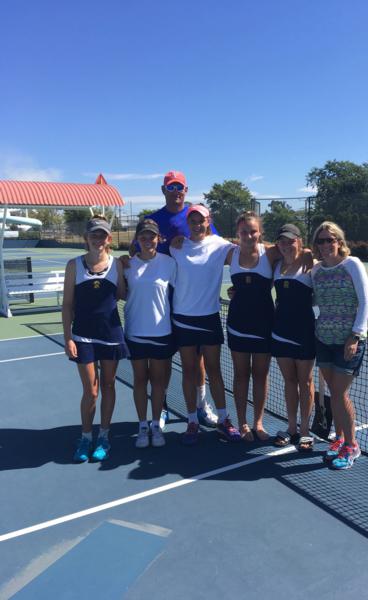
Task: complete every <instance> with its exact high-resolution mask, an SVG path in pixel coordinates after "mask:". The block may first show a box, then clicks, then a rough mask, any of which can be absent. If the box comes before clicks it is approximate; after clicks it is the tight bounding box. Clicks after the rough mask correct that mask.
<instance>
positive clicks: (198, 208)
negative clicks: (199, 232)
mask: <svg viewBox="0 0 368 600" xmlns="http://www.w3.org/2000/svg"><path fill="white" fill-rule="evenodd" d="M193 212H197V213H199V214H200V215H202V217H204V218H205V219H207V218H208V217H209V216H210V211H209V210H208V208H207V207H206V206H203V204H193V206H190V207H189V208H188V211H187V218H188V217H189V215H190V214H191V213H193Z"/></svg>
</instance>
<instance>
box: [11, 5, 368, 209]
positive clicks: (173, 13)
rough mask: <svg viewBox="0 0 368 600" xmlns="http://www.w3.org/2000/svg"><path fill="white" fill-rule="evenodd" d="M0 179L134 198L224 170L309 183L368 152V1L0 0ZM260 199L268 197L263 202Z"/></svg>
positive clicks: (196, 193) (197, 184)
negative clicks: (176, 174) (106, 190)
mask: <svg viewBox="0 0 368 600" xmlns="http://www.w3.org/2000/svg"><path fill="white" fill-rule="evenodd" d="M1 12H2V17H1V21H2V26H1V29H2V35H1V38H0V63H1V74H2V86H1V87H2V91H1V95H0V109H1V110H0V122H1V137H0V178H4V179H5V178H6V179H33V180H35V179H41V180H49V181H71V182H82V183H87V182H88V183H89V182H92V181H94V179H95V177H96V175H97V174H98V173H99V172H102V173H103V174H104V175H105V177H106V178H107V180H108V182H109V183H111V184H113V185H116V187H118V189H119V191H120V192H121V194H122V195H123V197H124V198H125V200H126V201H127V211H130V210H131V211H132V212H133V213H136V212H138V211H139V210H140V209H141V208H151V207H152V208H154V207H158V206H160V205H162V196H161V195H160V185H161V180H162V175H163V174H164V173H165V172H166V171H168V170H170V169H177V170H182V171H184V172H185V173H186V175H187V178H188V183H189V194H188V195H189V198H190V199H192V200H200V199H202V194H203V192H207V191H208V190H209V189H210V188H211V186H212V185H213V184H214V183H215V182H216V183H221V182H222V181H224V180H225V179H239V180H240V181H242V182H243V183H244V184H245V185H247V186H248V187H249V189H250V190H251V191H252V192H253V193H254V194H255V195H256V196H258V197H260V198H262V197H266V198H267V197H270V196H272V197H277V196H279V197H295V196H303V195H308V192H307V191H305V185H306V182H305V177H306V174H307V173H308V171H309V170H310V169H311V168H312V167H315V166H323V165H324V163H325V162H326V160H330V159H337V160H351V161H353V162H357V163H362V162H365V161H367V160H368V157H367V140H368V121H367V106H368V98H367V96H368V94H367V90H368V78H367V55H368V52H367V49H368V36H367V32H366V29H367V22H368V4H367V2H366V0H351V1H350V2H346V0H257V1H256V0H252V1H250V0H226V1H220V0H181V1H180V2H178V1H175V0H171V1H170V2H169V1H166V0H156V1H155V2H153V1H152V0H143V1H142V0H135V1H134V2H133V0H130V1H128V0H120V1H118V0H104V2H102V1H101V0H99V1H97V0H72V1H71V0H63V1H62V2H53V1H50V0H32V1H30V0H3V2H2V9H1ZM266 204H267V203H266V202H264V203H263V209H265V208H266Z"/></svg>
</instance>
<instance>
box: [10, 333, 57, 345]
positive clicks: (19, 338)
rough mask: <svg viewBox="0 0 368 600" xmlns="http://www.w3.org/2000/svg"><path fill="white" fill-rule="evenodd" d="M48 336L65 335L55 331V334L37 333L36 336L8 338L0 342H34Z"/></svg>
mask: <svg viewBox="0 0 368 600" xmlns="http://www.w3.org/2000/svg"><path fill="white" fill-rule="evenodd" d="M47 335H63V333H62V332H61V331H55V333H47V334H46V335H45V334H43V333H37V334H36V335H24V336H23V337H15V338H7V339H5V340H0V343H1V342H16V341H17V340H32V339H33V338H44V337H46V336H47ZM46 339H47V338H46Z"/></svg>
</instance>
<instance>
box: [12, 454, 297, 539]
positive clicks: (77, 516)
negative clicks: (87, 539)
mask: <svg viewBox="0 0 368 600" xmlns="http://www.w3.org/2000/svg"><path fill="white" fill-rule="evenodd" d="M291 452H295V446H288V447H287V448H281V449H279V450H273V451H272V452H268V453H267V454H262V455H260V456H256V457H254V458H250V459H248V460H243V461H241V462H238V463H233V464H232V465H227V466H225V467H220V468H218V469H213V470H212V471H207V472H205V473H200V474H199V475H195V476H194V477H191V478H187V479H181V480H180V481H174V482H172V483H168V484H165V485H161V486H158V487H155V488H152V489H150V490H146V491H145V492H139V493H138V494H133V495H131V496H126V497H125V498H118V499H117V500H112V501H111V502H105V503H104V504H99V505H98V506H93V507H91V508H86V509H84V510H80V511H78V512H75V513H71V514H69V515H64V516H62V517H58V518H56V519H50V520H49V521H44V522H42V523H37V524H36V525H31V526H30V527H24V528H23V529H17V530H15V531H10V532H9V533H5V534H3V535H0V542H6V541H8V540H12V539H14V538H18V537H22V536H25V535H28V534H30V533H35V532H36V531H41V530H42V529H49V528H50V527H54V526H55V525H61V524H63V523H68V522H70V521H75V520H76V519H81V518H83V517H88V516H89V515H93V514H96V513H99V512H103V511H105V510H109V509H111V508H116V507H118V506H123V505H124V504H130V503H131V502H136V501H137V500H143V499H145V498H149V497H150V496H155V495H156V494H161V493H163V492H168V491H171V490H174V489H178V488H180V487H184V486H185V485H189V484H190V483H196V482H197V481H201V480H203V479H209V478H210V477H215V476H216V475H221V474H222V473H227V472H228V471H234V470H236V469H240V468H241V467H245V466H248V465H253V464H255V463H257V462H261V461H263V460H267V459H268V458H274V457H278V456H282V455H284V454H289V453H291Z"/></svg>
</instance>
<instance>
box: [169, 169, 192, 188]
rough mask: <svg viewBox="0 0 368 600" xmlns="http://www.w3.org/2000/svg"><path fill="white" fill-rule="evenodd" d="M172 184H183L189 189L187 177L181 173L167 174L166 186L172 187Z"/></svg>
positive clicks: (170, 172) (171, 172)
mask: <svg viewBox="0 0 368 600" xmlns="http://www.w3.org/2000/svg"><path fill="white" fill-rule="evenodd" d="M170 183H182V184H183V186H184V187H187V180H186V179H185V175H184V173H181V172H180V171H169V172H168V173H166V175H165V177H164V185H170Z"/></svg>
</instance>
